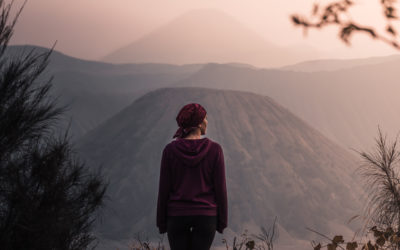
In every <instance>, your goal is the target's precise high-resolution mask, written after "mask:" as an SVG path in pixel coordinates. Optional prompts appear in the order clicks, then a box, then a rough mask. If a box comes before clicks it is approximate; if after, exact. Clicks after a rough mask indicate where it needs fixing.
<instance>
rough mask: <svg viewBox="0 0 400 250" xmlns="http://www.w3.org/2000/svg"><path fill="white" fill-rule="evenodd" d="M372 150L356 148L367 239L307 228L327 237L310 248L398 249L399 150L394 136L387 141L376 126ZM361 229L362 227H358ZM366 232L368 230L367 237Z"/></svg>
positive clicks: (399, 236)
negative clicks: (364, 198) (329, 234)
mask: <svg viewBox="0 0 400 250" xmlns="http://www.w3.org/2000/svg"><path fill="white" fill-rule="evenodd" d="M375 141H376V146H375V150H374V151H373V152H370V153H367V152H358V153H359V154H360V156H361V157H362V159H363V164H362V165H361V166H360V168H359V169H358V171H359V172H360V173H361V175H362V176H363V177H364V180H365V183H364V184H365V189H366V191H367V193H368V202H367V206H366V209H365V211H364V213H365V215H366V216H365V218H366V219H365V220H366V221H365V227H368V228H369V230H368V232H367V235H366V236H367V239H370V240H368V242H366V243H365V242H357V241H350V242H345V241H344V239H343V237H342V236H340V235H338V236H335V237H334V238H333V239H331V238H329V237H327V236H325V235H323V234H321V233H318V232H316V231H314V230H311V229H309V230H311V231H313V232H315V233H317V234H319V235H321V236H323V237H324V238H325V239H327V240H328V242H329V243H328V244H326V245H321V243H316V242H313V243H312V246H313V247H314V249H316V250H319V249H321V248H322V247H326V248H327V249H328V250H332V249H336V248H340V249H344V247H343V246H342V245H345V246H346V249H347V250H355V249H367V250H370V249H400V176H399V173H398V164H399V160H400V151H399V150H398V149H397V138H396V140H395V141H394V142H392V143H390V144H388V142H387V139H386V136H384V135H383V134H382V132H381V130H380V129H378V137H377V138H376V139H375ZM362 231H365V228H364V229H363V230H362ZM368 234H372V236H371V237H368ZM371 238H372V239H371Z"/></svg>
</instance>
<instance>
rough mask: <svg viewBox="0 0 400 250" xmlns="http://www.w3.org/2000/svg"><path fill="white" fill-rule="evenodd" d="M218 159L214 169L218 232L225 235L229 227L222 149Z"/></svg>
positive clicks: (219, 150)
mask: <svg viewBox="0 0 400 250" xmlns="http://www.w3.org/2000/svg"><path fill="white" fill-rule="evenodd" d="M218 148H219V149H218V153H217V159H216V164H215V169H214V187H215V194H216V199H217V206H218V216H217V217H218V223H217V231H218V232H219V233H221V234H222V233H223V230H224V228H226V227H227V226H228V199H227V191H226V180H225V162H224V152H223V150H222V147H221V146H219V147H218Z"/></svg>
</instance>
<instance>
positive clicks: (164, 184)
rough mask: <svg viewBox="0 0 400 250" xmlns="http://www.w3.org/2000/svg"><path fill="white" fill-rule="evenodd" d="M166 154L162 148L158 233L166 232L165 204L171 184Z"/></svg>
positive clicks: (165, 150) (166, 203)
mask: <svg viewBox="0 0 400 250" xmlns="http://www.w3.org/2000/svg"><path fill="white" fill-rule="evenodd" d="M167 155H168V154H167V149H166V148H164V150H163V154H162V159H161V167H160V182H159V189H158V201H157V227H158V229H159V232H160V234H163V233H165V232H167V205H168V198H169V192H170V184H171V179H170V170H169V166H168V163H169V162H168V157H167Z"/></svg>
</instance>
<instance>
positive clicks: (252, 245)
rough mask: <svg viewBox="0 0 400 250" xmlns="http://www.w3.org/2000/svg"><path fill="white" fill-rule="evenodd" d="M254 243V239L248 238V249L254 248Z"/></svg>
mask: <svg viewBox="0 0 400 250" xmlns="http://www.w3.org/2000/svg"><path fill="white" fill-rule="evenodd" d="M255 245H256V244H255V242H254V240H250V241H248V242H246V247H247V248H248V249H254V247H255Z"/></svg>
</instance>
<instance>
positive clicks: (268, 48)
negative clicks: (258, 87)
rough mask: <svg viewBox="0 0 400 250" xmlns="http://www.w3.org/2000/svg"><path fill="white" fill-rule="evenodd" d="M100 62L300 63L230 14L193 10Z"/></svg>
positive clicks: (209, 10)
mask: <svg viewBox="0 0 400 250" xmlns="http://www.w3.org/2000/svg"><path fill="white" fill-rule="evenodd" d="M103 60H105V61H107V62H113V63H148V62H152V63H172V64H188V63H208V62H217V63H243V64H250V65H255V66H258V67H275V66H281V65H284V64H289V63H294V62H298V61H300V60H299V59H298V58H297V55H296V53H295V52H294V51H291V50H290V49H283V48H280V47H279V46H277V45H275V44H273V43H271V42H269V41H266V40H265V39H264V37H262V36H261V35H260V34H258V33H257V32H255V31H254V30H252V29H250V28H249V27H247V26H246V25H244V24H243V23H241V22H240V21H239V20H237V19H236V18H235V17H233V16H232V15H230V14H228V13H226V12H224V11H221V10H218V9H193V10H190V11H188V12H185V13H183V14H181V15H180V16H178V17H176V18H174V19H173V20H171V21H169V22H168V23H167V24H165V25H163V26H161V27H159V28H158V29H155V30H154V31H152V32H150V33H149V34H147V35H146V36H144V37H142V38H140V39H139V40H136V41H134V42H132V43H130V44H129V45H127V46H125V47H123V48H120V49H118V50H116V51H114V52H112V53H110V54H109V55H107V56H106V57H104V58H103Z"/></svg>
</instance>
